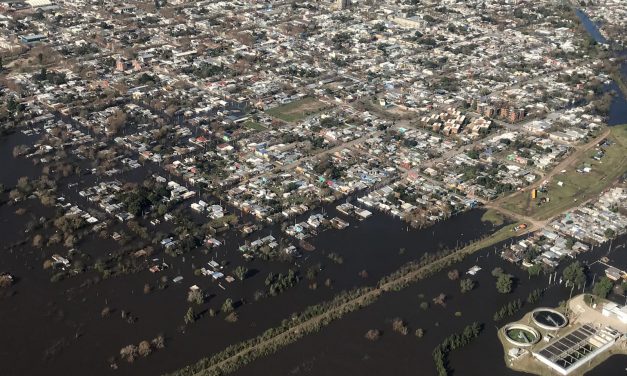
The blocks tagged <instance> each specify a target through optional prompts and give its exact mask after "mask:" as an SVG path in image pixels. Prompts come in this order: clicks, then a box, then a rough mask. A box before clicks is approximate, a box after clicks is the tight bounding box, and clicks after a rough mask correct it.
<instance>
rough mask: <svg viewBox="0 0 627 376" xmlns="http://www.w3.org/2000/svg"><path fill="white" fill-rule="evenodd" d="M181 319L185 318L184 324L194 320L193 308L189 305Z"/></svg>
mask: <svg viewBox="0 0 627 376" xmlns="http://www.w3.org/2000/svg"><path fill="white" fill-rule="evenodd" d="M183 319H184V320H185V324H191V323H193V322H194V321H196V314H195V313H194V309H193V308H192V307H189V308H188V309H187V312H186V313H185V317H184V318H183Z"/></svg>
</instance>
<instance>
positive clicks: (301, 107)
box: [266, 97, 327, 123]
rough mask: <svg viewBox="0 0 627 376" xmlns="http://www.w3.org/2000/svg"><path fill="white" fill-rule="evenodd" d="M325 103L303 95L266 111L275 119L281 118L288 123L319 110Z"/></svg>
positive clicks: (324, 106)
mask: <svg viewBox="0 0 627 376" xmlns="http://www.w3.org/2000/svg"><path fill="white" fill-rule="evenodd" d="M326 107H327V105H326V104H325V103H322V102H320V101H319V100H317V99H316V98H312V97H305V98H303V99H299V100H297V101H294V102H290V103H286V104H284V105H281V106H278V107H275V108H271V109H269V110H267V111H266V112H267V113H268V114H269V115H270V116H273V117H275V118H277V119H281V120H283V121H286V122H288V123H291V122H295V121H299V120H302V119H304V118H306V117H307V116H309V115H312V114H315V113H316V112H320V111H321V110H323V109H324V108H326Z"/></svg>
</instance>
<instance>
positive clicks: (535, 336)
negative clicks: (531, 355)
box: [503, 324, 541, 347]
mask: <svg viewBox="0 0 627 376" xmlns="http://www.w3.org/2000/svg"><path fill="white" fill-rule="evenodd" d="M503 334H504V335H505V339H507V341H508V342H509V343H511V344H512V345H515V346H518V347H527V346H531V345H533V344H536V343H538V341H539V340H540V338H541V336H540V333H538V331H537V330H535V329H534V328H532V327H530V326H528V325H524V324H509V325H506V326H505V327H504V328H503Z"/></svg>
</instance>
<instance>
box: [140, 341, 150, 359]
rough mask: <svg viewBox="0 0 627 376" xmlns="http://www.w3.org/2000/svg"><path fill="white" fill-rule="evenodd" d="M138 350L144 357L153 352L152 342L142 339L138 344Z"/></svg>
mask: <svg viewBox="0 0 627 376" xmlns="http://www.w3.org/2000/svg"><path fill="white" fill-rule="evenodd" d="M137 352H138V353H139V355H141V356H143V357H146V356H148V355H150V353H151V352H152V347H150V342H148V341H141V342H140V343H139V346H137Z"/></svg>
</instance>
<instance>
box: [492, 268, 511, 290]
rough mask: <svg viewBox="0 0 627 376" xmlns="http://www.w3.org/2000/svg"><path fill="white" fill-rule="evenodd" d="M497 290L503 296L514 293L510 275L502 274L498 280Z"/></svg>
mask: <svg viewBox="0 0 627 376" xmlns="http://www.w3.org/2000/svg"><path fill="white" fill-rule="evenodd" d="M496 289H497V291H498V292H500V293H501V294H509V293H510V292H511V291H512V276H511V275H509V274H505V273H503V274H501V275H499V276H498V278H497V279H496Z"/></svg>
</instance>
